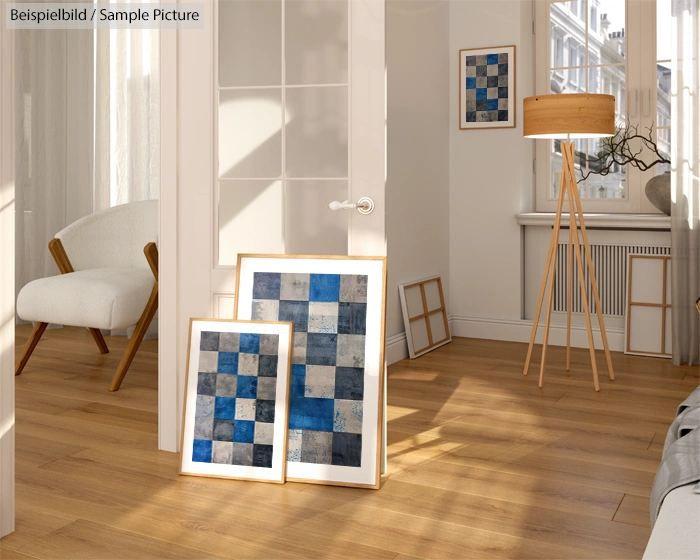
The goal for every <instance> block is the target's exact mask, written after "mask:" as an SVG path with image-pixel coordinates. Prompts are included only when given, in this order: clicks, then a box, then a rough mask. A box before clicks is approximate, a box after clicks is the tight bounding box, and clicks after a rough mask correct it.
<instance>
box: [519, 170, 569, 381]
mask: <svg viewBox="0 0 700 560" xmlns="http://www.w3.org/2000/svg"><path fill="white" fill-rule="evenodd" d="M565 194H566V193H565V183H564V173H563V169H562V174H561V177H560V181H559V202H558V205H557V214H556V217H555V218H554V227H553V229H552V237H551V239H550V241H549V251H548V252H547V263H546V264H545V267H544V277H543V278H542V285H541V286H540V295H539V297H538V301H537V310H536V311H535V317H534V318H533V321H532V332H531V334H530V344H529V346H528V348H527V357H526V358H525V367H524V368H523V375H527V370H528V369H529V368H530V359H531V358H532V348H533V346H534V344H535V336H536V335H537V327H538V323H539V321H540V313H541V312H542V302H543V301H544V292H545V289H546V288H547V278H549V274H550V271H551V272H552V274H554V264H555V263H556V254H557V244H558V241H559V229H560V225H561V213H562V208H563V207H564V196H565ZM550 310H551V298H550ZM548 325H549V314H548V315H547V325H545V340H544V343H543V346H542V364H544V359H545V349H546V347H547V334H546V333H547V332H548V331H549V326H548ZM543 371H544V367H543V366H541V367H540V387H541V386H542V379H541V378H542V373H543Z"/></svg>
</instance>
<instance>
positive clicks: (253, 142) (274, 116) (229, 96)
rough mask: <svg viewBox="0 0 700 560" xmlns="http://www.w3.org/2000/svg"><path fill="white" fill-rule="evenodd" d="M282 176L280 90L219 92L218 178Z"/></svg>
mask: <svg viewBox="0 0 700 560" xmlns="http://www.w3.org/2000/svg"><path fill="white" fill-rule="evenodd" d="M281 173H282V90H281V89H280V88H274V89H234V90H222V91H220V92H219V177H221V178H234V177H240V178H263V177H265V178H272V177H279V176H280V175H281Z"/></svg>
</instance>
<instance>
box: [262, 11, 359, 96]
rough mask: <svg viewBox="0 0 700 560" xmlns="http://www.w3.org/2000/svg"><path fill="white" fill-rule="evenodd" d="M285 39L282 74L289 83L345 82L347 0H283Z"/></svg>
mask: <svg viewBox="0 0 700 560" xmlns="http://www.w3.org/2000/svg"><path fill="white" fill-rule="evenodd" d="M257 1H259V0H257ZM285 42H286V46H285V48H286V53H285V55H286V56H285V74H286V82H287V84H288V85H297V84H346V83H347V81H348V4H347V2H339V1H338V0H293V1H288V2H286V3H285Z"/></svg>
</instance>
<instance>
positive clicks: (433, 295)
mask: <svg viewBox="0 0 700 560" xmlns="http://www.w3.org/2000/svg"><path fill="white" fill-rule="evenodd" d="M399 297H400V298H401V310H402V312H403V322H404V326H405V327H406V342H407V343H408V355H409V356H410V357H411V359H413V358H417V357H418V356H422V355H423V354H425V353H426V352H430V351H431V350H434V349H435V348H438V347H439V346H443V345H445V344H447V343H448V342H450V341H452V336H451V335H450V325H449V323H448V321H447V309H446V308H445V296H444V294H443V292H442V280H441V279H440V277H439V276H433V277H431V278H426V279H425V280H418V281H417V282H411V283H409V284H399Z"/></svg>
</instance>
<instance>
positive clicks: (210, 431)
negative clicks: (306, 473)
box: [192, 331, 279, 468]
mask: <svg viewBox="0 0 700 560" xmlns="http://www.w3.org/2000/svg"><path fill="white" fill-rule="evenodd" d="M278 346H279V336H278V335H276V334H258V333H228V332H211V331H204V332H202V337H201V342H200V347H199V351H200V352H199V371H198V372H197V404H196V409H195V423H194V445H193V450H192V460H193V461H196V462H199V463H223V464H226V465H245V466H252V467H264V468H271V467H272V455H273V452H274V450H273V447H272V434H273V424H274V422H275V386H276V381H277V380H276V376H277V349H278Z"/></svg>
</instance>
